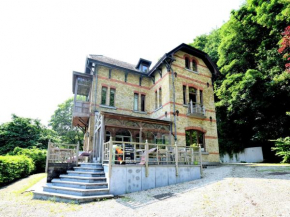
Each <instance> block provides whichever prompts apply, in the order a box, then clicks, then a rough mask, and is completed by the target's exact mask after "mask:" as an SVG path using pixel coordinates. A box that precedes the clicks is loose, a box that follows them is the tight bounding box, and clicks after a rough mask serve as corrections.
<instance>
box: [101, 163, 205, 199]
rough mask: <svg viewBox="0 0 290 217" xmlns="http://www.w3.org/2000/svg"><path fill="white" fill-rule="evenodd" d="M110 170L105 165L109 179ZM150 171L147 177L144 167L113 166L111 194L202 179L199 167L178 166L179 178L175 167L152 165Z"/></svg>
mask: <svg viewBox="0 0 290 217" xmlns="http://www.w3.org/2000/svg"><path fill="white" fill-rule="evenodd" d="M108 170H109V168H108V165H104V171H105V173H106V176H107V177H108ZM148 170H149V173H148V177H146V175H145V166H144V165H112V173H111V178H110V179H109V180H110V193H112V194H114V195H121V194H126V193H131V192H136V191H143V190H147V189H151V188H157V187H163V186H167V185H174V184H177V183H182V182H188V181H191V180H195V179H200V166H198V165H182V166H178V172H179V175H178V176H176V171H175V166H174V165H150V166H149V168H148Z"/></svg>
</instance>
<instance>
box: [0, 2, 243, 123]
mask: <svg viewBox="0 0 290 217" xmlns="http://www.w3.org/2000/svg"><path fill="white" fill-rule="evenodd" d="M243 2H244V0H220V1H216V0H203V1H197V0H191V1H190V0H179V1H168V0H167V1H163V0H159V1H156V0H155V1H154V0H147V1H136V0H135V1H134V0H130V1H129V0H126V1H125V0H119V1H110V0H107V1H97V0H94V1H89V0H82V1H76V0H57V1H55V0H50V1H41V0H39V1H28V0H23V1H14V0H10V1H8V0H7V1H5V0H3V1H1V2H0V33H1V34H0V76H1V77H0V96H1V106H0V123H4V122H7V121H10V119H11V114H12V113H15V114H16V115H18V116H22V117H30V118H38V119H40V120H41V122H42V123H43V124H45V125H47V123H48V120H49V119H50V117H51V115H52V114H53V112H54V111H55V110H56V108H57V105H58V104H60V103H62V102H64V101H65V100H66V99H68V98H69V97H72V71H73V70H74V71H80V72H83V70H84V67H85V60H86V56H87V55H88V54H102V55H106V56H109V57H112V58H116V59H119V60H122V61H126V62H129V63H133V64H137V62H138V60H139V58H145V59H148V60H151V61H152V62H153V63H152V64H154V63H155V62H156V61H157V60H158V58H160V57H161V56H162V55H163V54H164V53H166V52H168V51H170V50H171V49H173V48H174V47H176V46H178V45H179V44H181V43H190V42H192V40H193V38H195V37H196V36H198V35H200V34H204V33H208V32H210V31H211V30H212V29H214V28H217V27H220V26H221V25H222V24H223V23H224V22H226V21H227V20H228V19H229V16H230V11H231V10H232V9H238V8H239V7H240V6H241V5H242V4H243Z"/></svg>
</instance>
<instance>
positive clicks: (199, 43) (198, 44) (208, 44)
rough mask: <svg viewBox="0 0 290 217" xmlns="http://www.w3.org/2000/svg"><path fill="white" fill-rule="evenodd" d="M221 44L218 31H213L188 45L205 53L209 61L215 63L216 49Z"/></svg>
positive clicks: (216, 57)
mask: <svg viewBox="0 0 290 217" xmlns="http://www.w3.org/2000/svg"><path fill="white" fill-rule="evenodd" d="M220 43H221V38H220V29H214V30H213V31H211V32H210V34H208V35H205V34H204V35H201V36H198V37H196V38H195V39H194V40H193V43H191V44H189V45H191V46H193V47H195V48H197V49H199V50H202V51H204V52H206V53H207V54H208V55H209V56H210V58H211V60H212V61H213V62H215V63H217V61H218V47H219V45H220Z"/></svg>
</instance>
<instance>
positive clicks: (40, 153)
mask: <svg viewBox="0 0 290 217" xmlns="http://www.w3.org/2000/svg"><path fill="white" fill-rule="evenodd" d="M12 155H25V156H27V157H30V158H31V159H32V160H33V163H34V165H35V170H33V172H34V173H42V172H44V171H45V165H46V150H42V149H38V148H31V149H28V148H19V147H16V148H14V150H13V152H12Z"/></svg>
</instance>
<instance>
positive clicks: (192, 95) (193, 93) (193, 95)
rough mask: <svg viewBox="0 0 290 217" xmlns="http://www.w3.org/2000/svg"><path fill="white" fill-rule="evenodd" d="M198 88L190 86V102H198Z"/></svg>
mask: <svg viewBox="0 0 290 217" xmlns="http://www.w3.org/2000/svg"><path fill="white" fill-rule="evenodd" d="M196 91H197V90H196V89H195V88H194V87H189V102H192V103H194V104H195V103H196Z"/></svg>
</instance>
